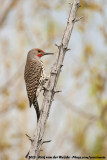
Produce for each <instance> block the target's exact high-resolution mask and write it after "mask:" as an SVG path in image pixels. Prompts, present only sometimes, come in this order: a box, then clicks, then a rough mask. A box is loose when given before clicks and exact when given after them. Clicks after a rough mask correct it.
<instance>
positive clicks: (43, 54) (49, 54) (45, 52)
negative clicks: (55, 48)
mask: <svg viewBox="0 0 107 160" xmlns="http://www.w3.org/2000/svg"><path fill="white" fill-rule="evenodd" d="M53 54H54V53H47V52H45V53H44V54H43V55H53Z"/></svg>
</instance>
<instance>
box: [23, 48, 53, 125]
mask: <svg viewBox="0 0 107 160" xmlns="http://www.w3.org/2000/svg"><path fill="white" fill-rule="evenodd" d="M52 54H53V53H48V52H44V51H43V50H41V49H39V48H34V49H31V50H30V51H29V52H28V54H27V60H26V65H25V71H24V80H25V84H26V91H27V95H28V99H29V105H30V107H31V106H32V104H33V106H34V108H35V110H36V114H37V122H38V120H39V117H40V110H39V105H38V101H37V97H38V94H39V93H38V92H37V90H38V88H40V87H41V88H42V87H43V85H44V84H45V83H46V81H47V80H48V77H47V75H46V74H45V68H44V64H43V62H42V61H41V57H42V56H44V55H52ZM40 91H41V89H40Z"/></svg>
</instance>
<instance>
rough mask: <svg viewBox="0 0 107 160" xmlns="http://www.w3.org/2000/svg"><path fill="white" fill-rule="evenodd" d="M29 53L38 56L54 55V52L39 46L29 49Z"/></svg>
mask: <svg viewBox="0 0 107 160" xmlns="http://www.w3.org/2000/svg"><path fill="white" fill-rule="evenodd" d="M29 54H33V55H36V56H37V57H39V58H40V57H42V56H44V55H52V54H53V53H48V52H44V51H43V50H41V49H39V48H35V49H32V50H30V51H29Z"/></svg>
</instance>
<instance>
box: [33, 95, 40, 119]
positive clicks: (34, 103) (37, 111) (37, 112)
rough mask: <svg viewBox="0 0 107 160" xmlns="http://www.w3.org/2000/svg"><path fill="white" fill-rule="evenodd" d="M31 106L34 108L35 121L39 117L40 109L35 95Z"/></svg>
mask: <svg viewBox="0 0 107 160" xmlns="http://www.w3.org/2000/svg"><path fill="white" fill-rule="evenodd" d="M33 106H34V108H35V110H36V114H37V121H38V120H39V117H40V110H39V105H38V101H37V97H35V98H34V100H33Z"/></svg>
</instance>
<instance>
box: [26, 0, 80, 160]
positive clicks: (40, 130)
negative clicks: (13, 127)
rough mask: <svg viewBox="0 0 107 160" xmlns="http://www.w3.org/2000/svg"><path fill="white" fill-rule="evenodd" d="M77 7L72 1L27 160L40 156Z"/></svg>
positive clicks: (78, 0) (36, 158) (77, 1)
mask: <svg viewBox="0 0 107 160" xmlns="http://www.w3.org/2000/svg"><path fill="white" fill-rule="evenodd" d="M79 6H80V0H74V2H73V4H72V6H71V9H70V14H69V17H68V22H67V26H66V29H65V32H64V35H63V38H62V42H61V45H60V47H58V49H59V54H58V57H57V60H56V63H55V64H54V66H53V68H52V69H51V73H50V79H49V82H48V85H47V89H46V90H45V91H44V99H43V103H42V107H41V108H42V109H41V114H40V119H39V121H38V124H37V128H36V130H35V135H34V141H33V142H32V143H31V148H30V150H29V154H28V155H27V159H28V160H38V156H39V154H40V149H41V146H42V144H43V141H42V138H43V135H44V131H45V127H46V121H47V119H48V116H49V111H50V107H51V104H52V101H53V97H54V93H55V92H54V90H55V88H56V84H57V81H58V78H59V74H60V72H61V67H62V66H63V60H64V56H65V53H66V51H67V50H68V48H67V47H68V43H69V40H70V36H71V33H72V29H73V26H74V23H75V18H76V13H77V10H78V7H79ZM53 73H55V74H53Z"/></svg>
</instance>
